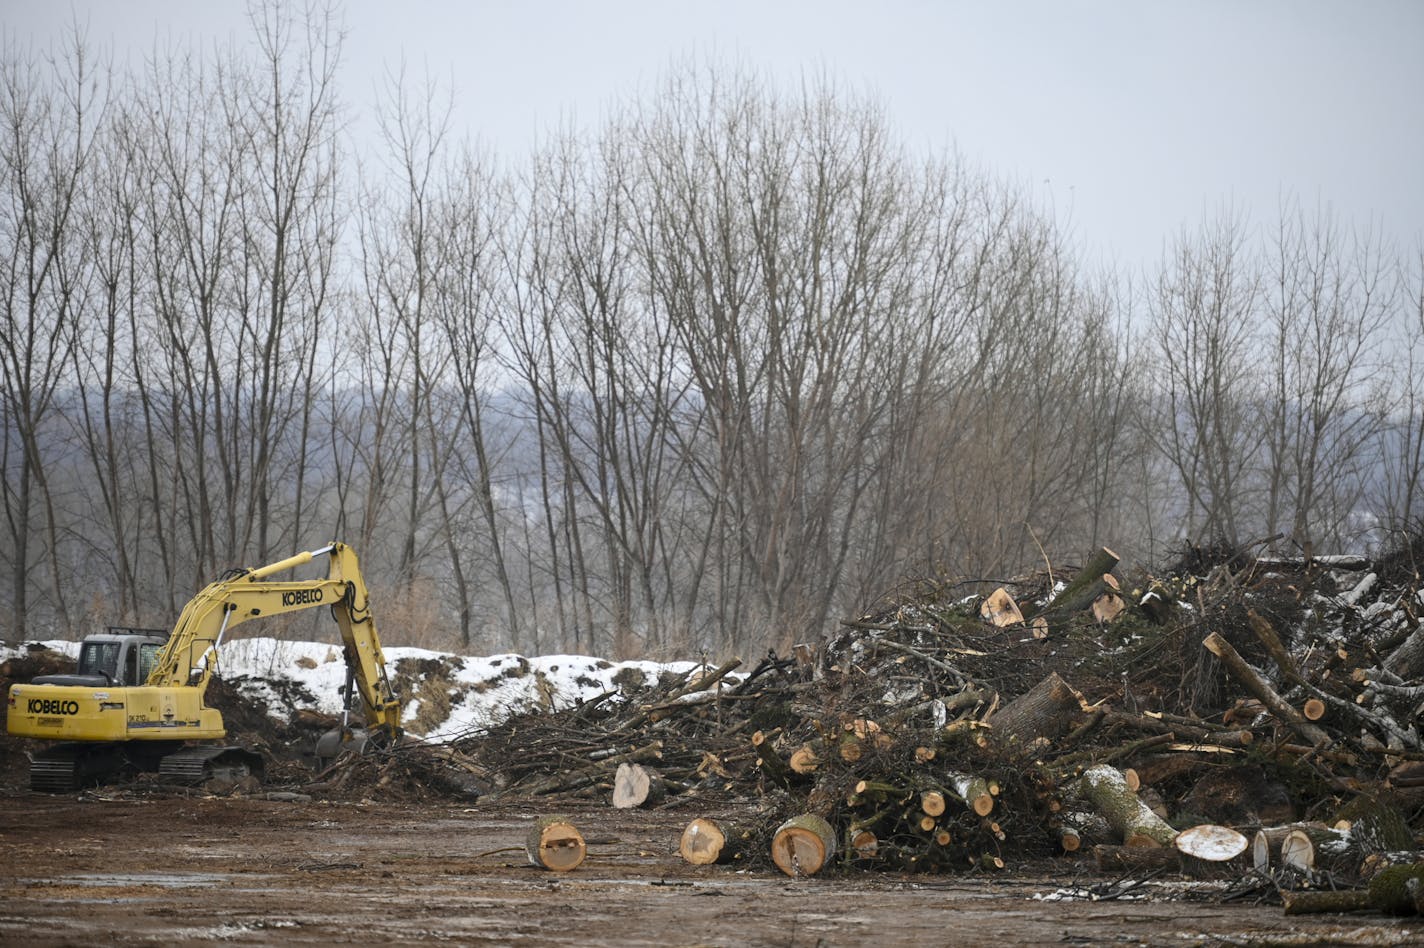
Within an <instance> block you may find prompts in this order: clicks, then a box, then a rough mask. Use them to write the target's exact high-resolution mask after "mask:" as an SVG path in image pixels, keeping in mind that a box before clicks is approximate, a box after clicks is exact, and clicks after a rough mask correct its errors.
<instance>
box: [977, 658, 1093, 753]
mask: <svg viewBox="0 0 1424 948" xmlns="http://www.w3.org/2000/svg"><path fill="white" fill-rule="evenodd" d="M1081 708H1082V695H1080V694H1079V693H1078V692H1077V691H1076V690H1075V689H1074V688H1073V686H1072V685H1070V684H1068V682H1066V681H1064V680H1063V679H1062V678H1060V677H1059V676H1058V673H1057V672H1052V673H1051V674H1049V676H1048V677H1047V678H1045V679H1043V680H1042V681H1040V682H1039V683H1038V684H1036V685H1034V686H1033V687H1032V688H1030V689H1029V690H1028V691H1026V692H1024V693H1023V694H1022V695H1019V696H1018V697H1017V698H1015V699H1014V700H1013V701H1010V702H1009V703H1008V704H1006V705H1004V706H1003V707H1002V708H1000V709H999V710H998V711H996V712H995V713H994V714H993V715H992V716H991V717H990V718H989V725H990V726H991V727H992V728H993V732H992V733H993V735H994V739H995V741H996V742H997V743H998V744H999V746H1000V747H1003V748H1006V749H1008V748H1017V749H1020V750H1023V751H1025V752H1027V750H1028V748H1031V747H1033V746H1035V742H1036V741H1037V740H1039V739H1040V738H1042V739H1044V740H1050V741H1051V740H1053V739H1054V738H1056V737H1061V736H1062V735H1063V734H1065V733H1067V731H1068V729H1069V727H1071V726H1072V724H1073V715H1074V713H1075V712H1077V711H1079V710H1080V709H1081Z"/></svg>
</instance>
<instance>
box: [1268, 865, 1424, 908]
mask: <svg viewBox="0 0 1424 948" xmlns="http://www.w3.org/2000/svg"><path fill="white" fill-rule="evenodd" d="M1411 882H1412V883H1413V884H1412V885H1411ZM1421 887H1424V863H1415V864H1413V865H1409V866H1390V867H1389V868H1388V869H1383V870H1381V871H1380V872H1379V874H1378V875H1376V876H1375V877H1374V878H1373V879H1371V880H1370V885H1369V888H1367V889H1355V890H1346V891H1343V892H1282V893H1281V899H1282V900H1283V901H1284V903H1285V914H1287V915H1308V914H1313V913H1317V912H1356V911H1359V910H1361V909H1374V910H1375V911H1377V912H1389V913H1391V914H1394V915H1415V914H1418V913H1419V898H1418V893H1419V891H1420V888H1421Z"/></svg>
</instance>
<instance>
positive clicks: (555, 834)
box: [524, 816, 588, 872]
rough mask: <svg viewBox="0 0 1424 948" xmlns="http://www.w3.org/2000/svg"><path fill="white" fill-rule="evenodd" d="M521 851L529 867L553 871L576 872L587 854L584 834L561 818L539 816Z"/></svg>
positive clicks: (530, 829)
mask: <svg viewBox="0 0 1424 948" xmlns="http://www.w3.org/2000/svg"><path fill="white" fill-rule="evenodd" d="M524 852H525V854H526V855H528V857H529V862H530V864H531V865H535V866H540V867H542V868H544V869H549V870H552V871H554V872H568V871H569V870H571V869H577V868H578V867H579V865H580V864H581V863H582V862H583V860H584V856H586V855H588V850H587V847H585V845H584V841H583V834H582V833H580V832H579V831H578V828H577V827H575V826H574V825H573V823H571V822H569V821H568V819H566V818H565V817H562V816H541V817H539V818H538V819H537V820H535V821H534V825H533V826H532V827H530V828H529V835H528V836H527V837H526V838H525V840H524Z"/></svg>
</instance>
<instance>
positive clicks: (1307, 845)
mask: <svg viewBox="0 0 1424 948" xmlns="http://www.w3.org/2000/svg"><path fill="white" fill-rule="evenodd" d="M1262 832H1265V833H1267V834H1268V836H1267V838H1268V839H1269V838H1270V834H1271V833H1272V830H1269V829H1268V830H1263V831H1262ZM1351 848H1352V847H1351V843H1350V834H1349V832H1347V831H1345V830H1336V829H1330V828H1329V827H1327V826H1321V825H1317V824H1310V823H1301V824H1297V825H1295V826H1292V827H1290V828H1289V829H1288V830H1287V831H1286V833H1285V835H1284V836H1282V837H1281V841H1280V845H1279V850H1278V851H1279V854H1280V859H1281V865H1282V866H1285V867H1287V868H1290V869H1295V870H1296V871H1298V872H1304V873H1307V874H1308V873H1311V872H1314V871H1315V868H1316V866H1317V865H1318V864H1319V862H1320V857H1321V856H1323V855H1328V856H1342V855H1344V854H1346V853H1348V852H1349V851H1350V850H1351Z"/></svg>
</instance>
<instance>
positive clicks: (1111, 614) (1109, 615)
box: [1093, 573, 1127, 625]
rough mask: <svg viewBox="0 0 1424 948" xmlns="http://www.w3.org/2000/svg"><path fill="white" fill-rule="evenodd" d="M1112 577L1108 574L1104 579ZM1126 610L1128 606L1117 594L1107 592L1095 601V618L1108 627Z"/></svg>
mask: <svg viewBox="0 0 1424 948" xmlns="http://www.w3.org/2000/svg"><path fill="white" fill-rule="evenodd" d="M1111 575H1112V574H1111V573H1108V574H1107V575H1106V576H1104V577H1103V578H1104V579H1106V578H1107V576H1111ZM1126 608H1127V604H1126V603H1124V602H1123V601H1122V597H1121V596H1119V595H1118V594H1117V593H1115V592H1105V593H1103V594H1102V595H1101V596H1099V597H1098V598H1096V599H1094V600H1093V618H1094V619H1097V620H1098V622H1099V623H1100V624H1103V625H1106V624H1107V623H1109V622H1111V621H1112V620H1114V619H1116V618H1117V617H1118V616H1120V615H1122V612H1123V610H1124V609H1126Z"/></svg>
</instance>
